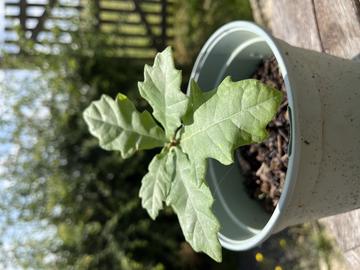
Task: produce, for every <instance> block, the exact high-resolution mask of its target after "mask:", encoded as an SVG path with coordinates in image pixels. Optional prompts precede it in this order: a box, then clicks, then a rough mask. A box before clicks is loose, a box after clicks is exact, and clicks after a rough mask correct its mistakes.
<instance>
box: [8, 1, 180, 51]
mask: <svg viewBox="0 0 360 270" xmlns="http://www.w3.org/2000/svg"><path fill="white" fill-rule="evenodd" d="M89 1H91V2H89ZM89 3H91V4H93V5H94V6H95V7H96V9H95V10H96V13H95V16H94V21H95V22H96V27H98V28H99V29H100V31H101V33H106V34H108V35H109V36H111V40H112V42H111V44H110V45H109V46H111V47H112V49H113V51H115V52H116V55H117V56H118V57H126V58H149V57H152V56H153V55H154V53H155V52H156V51H160V50H162V49H163V48H165V47H166V45H167V44H168V42H169V40H170V39H171V30H172V29H171V26H172V19H173V11H172V9H173V4H174V3H173V2H172V1H169V0H87V1H85V0H76V1H70V0H5V20H6V27H5V33H6V35H5V41H4V42H5V50H6V51H8V52H10V53H13V54H18V53H20V51H21V48H20V44H19V39H18V37H17V31H16V29H17V27H20V28H21V29H22V30H23V32H24V33H25V38H26V39H29V40H32V41H34V42H35V43H36V45H37V48H39V50H40V51H41V50H42V49H44V47H45V48H46V46H49V44H52V42H54V44H55V43H59V42H60V43H70V42H71V35H70V34H71V32H74V31H77V29H78V28H77V26H76V24H74V23H73V22H74V19H75V18H78V19H79V20H78V21H80V22H81V20H82V19H83V18H84V16H86V15H85V14H84V11H85V10H86V5H89ZM54 27H56V28H57V29H58V30H60V32H61V37H62V38H61V39H60V41H59V40H56V41H54V40H53V36H52V34H53V33H52V29H54Z"/></svg>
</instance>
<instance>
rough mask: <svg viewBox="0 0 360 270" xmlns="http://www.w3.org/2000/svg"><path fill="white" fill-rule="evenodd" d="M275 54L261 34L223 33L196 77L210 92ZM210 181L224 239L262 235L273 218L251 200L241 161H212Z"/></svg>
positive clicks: (203, 58)
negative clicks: (225, 79)
mask: <svg viewBox="0 0 360 270" xmlns="http://www.w3.org/2000/svg"><path fill="white" fill-rule="evenodd" d="M272 55H273V53H272V50H271V49H270V47H269V46H268V45H267V43H266V42H265V41H264V40H263V39H262V38H260V37H259V36H258V35H256V34H254V33H252V32H248V31H244V30H241V29H240V30H239V29H234V30H228V31H224V32H223V33H221V34H220V35H218V36H217V37H216V38H215V39H214V40H213V42H212V43H211V44H210V45H209V46H208V47H207V49H206V50H203V51H202V53H201V55H199V58H198V62H197V63H198V65H197V66H196V67H195V68H196V70H194V71H193V78H194V79H195V80H196V81H197V82H198V83H199V85H200V87H201V88H202V89H203V90H205V91H209V90H212V89H214V88H215V87H217V86H218V85H219V84H220V82H221V81H222V80H223V79H224V78H225V77H226V76H229V75H230V76H231V77H232V79H233V80H235V81H236V80H242V79H248V78H250V77H251V76H252V74H253V73H254V72H255V70H256V69H257V67H258V65H259V63H260V62H261V60H262V59H266V58H269V57H271V56H272ZM207 181H208V184H209V186H210V189H211V191H212V193H213V195H214V197H215V203H214V206H213V210H214V212H215V215H216V216H217V217H218V219H219V221H220V223H221V236H220V237H222V238H225V239H227V240H230V241H243V240H247V239H249V238H251V237H253V236H254V235H256V234H257V233H258V232H260V231H261V230H262V229H263V228H264V227H265V225H266V224H267V222H268V221H269V219H270V217H271V215H270V214H268V213H267V212H265V210H264V209H263V207H262V206H261V205H260V204H259V203H258V202H257V201H256V200H253V199H251V198H250V196H249V194H248V191H247V190H246V188H245V186H244V184H243V181H244V176H243V175H242V174H241V172H240V168H239V165H238V162H236V161H235V163H234V164H232V165H230V166H224V165H222V164H220V163H219V162H217V161H215V160H209V169H208V173H207Z"/></svg>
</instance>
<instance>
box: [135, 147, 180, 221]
mask: <svg viewBox="0 0 360 270" xmlns="http://www.w3.org/2000/svg"><path fill="white" fill-rule="evenodd" d="M174 170H175V166H174V152H173V151H171V152H169V151H168V150H164V151H162V152H161V153H160V154H157V155H156V156H155V157H154V158H153V160H152V161H151V162H150V165H149V172H148V173H147V174H146V175H145V176H144V178H143V180H142V181H141V188H140V193H139V196H140V198H141V204H142V207H143V208H145V209H146V210H147V212H148V213H149V215H150V217H151V218H152V219H155V218H156V217H157V215H158V214H159V211H160V210H161V209H163V202H165V200H166V198H167V196H168V194H169V192H170V186H171V182H172V179H173V177H174Z"/></svg>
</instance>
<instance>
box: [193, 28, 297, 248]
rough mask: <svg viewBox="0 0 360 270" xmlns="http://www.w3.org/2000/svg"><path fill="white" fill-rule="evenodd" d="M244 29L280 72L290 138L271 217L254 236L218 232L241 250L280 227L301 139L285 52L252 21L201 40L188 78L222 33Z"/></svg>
mask: <svg viewBox="0 0 360 270" xmlns="http://www.w3.org/2000/svg"><path fill="white" fill-rule="evenodd" d="M239 30H243V31H246V32H251V33H254V34H256V35H257V38H260V39H261V40H263V41H265V42H266V44H267V45H268V46H269V48H270V49H271V51H272V53H273V55H274V56H275V58H276V60H277V62H278V65H279V68H280V72H281V74H282V76H283V78H284V83H285V88H286V92H287V97H288V108H289V116H290V130H291V131H290V134H291V135H290V141H289V153H290V155H289V163H288V169H287V172H286V178H285V184H284V188H283V191H282V194H281V196H280V200H279V203H278V204H277V206H276V208H275V210H274V212H273V213H272V215H271V217H270V219H269V220H268V221H267V223H266V225H265V226H264V227H263V228H262V229H261V230H259V231H258V232H257V233H256V234H255V235H254V236H252V237H250V238H248V239H245V240H234V239H230V238H228V237H226V236H224V235H223V234H222V233H219V240H220V243H221V245H222V246H223V247H224V248H227V249H230V250H235V251H240V250H247V249H250V248H253V247H255V246H257V245H259V244H261V243H262V242H263V241H265V240H266V239H267V238H268V237H269V236H270V235H271V234H273V233H275V232H277V231H279V229H282V228H278V225H279V223H280V220H281V217H282V213H283V212H284V209H285V208H286V207H288V205H289V202H290V199H291V196H292V193H293V191H294V186H295V182H296V180H297V174H298V168H299V157H300V143H299V142H300V141H299V138H300V136H299V128H298V123H299V121H297V119H298V115H297V106H296V103H295V102H294V99H296V92H295V91H294V90H295V89H294V86H293V85H292V84H291V82H290V80H289V75H292V74H289V69H287V61H286V58H285V57H284V53H285V52H283V51H282V50H281V47H280V46H278V45H277V41H276V39H275V38H273V37H272V36H271V35H270V34H269V33H267V32H266V31H265V30H264V29H262V28H261V27H259V26H258V25H256V24H255V23H252V22H248V21H233V22H230V23H227V24H225V25H224V26H222V27H220V28H219V29H218V30H217V31H216V32H215V33H214V34H213V35H212V36H211V37H210V38H209V39H208V40H207V42H206V43H205V44H204V46H203V47H202V49H201V51H200V53H199V55H198V57H197V59H196V61H195V64H194V67H193V69H192V72H191V76H190V80H191V79H195V80H197V77H198V74H199V72H200V70H201V68H202V66H203V64H204V62H205V59H206V58H207V56H208V54H209V52H210V51H211V50H212V48H213V47H214V46H215V44H217V43H218V42H219V41H220V40H221V39H222V38H223V37H224V36H226V35H228V34H230V33H231V32H235V31H239Z"/></svg>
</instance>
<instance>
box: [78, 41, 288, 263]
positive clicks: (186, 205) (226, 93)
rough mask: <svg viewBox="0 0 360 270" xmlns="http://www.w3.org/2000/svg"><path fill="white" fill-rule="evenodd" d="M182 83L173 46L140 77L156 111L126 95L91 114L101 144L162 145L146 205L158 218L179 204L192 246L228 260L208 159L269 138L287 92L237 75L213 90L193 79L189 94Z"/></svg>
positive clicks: (229, 157)
mask: <svg viewBox="0 0 360 270" xmlns="http://www.w3.org/2000/svg"><path fill="white" fill-rule="evenodd" d="M180 85H181V72H180V71H179V70H177V69H175V66H174V61H173V58H172V52H171V48H170V47H168V48H167V49H165V50H164V51H163V52H161V53H158V54H157V55H156V57H155V61H154V64H153V66H148V65H145V68H144V81H143V82H139V83H138V88H139V91H140V95H141V96H142V97H143V98H144V99H145V100H146V101H147V102H148V103H149V104H150V105H151V107H152V109H153V112H152V115H151V114H150V113H149V112H148V111H143V112H138V111H137V110H136V108H135V106H134V105H133V103H132V102H131V101H130V100H129V99H128V98H127V97H126V96H125V95H123V94H119V95H118V96H117V97H116V99H115V100H114V99H112V98H110V97H108V96H106V95H103V96H102V97H101V99H100V100H98V101H94V102H92V104H91V105H90V106H89V107H88V108H87V109H86V110H85V111H84V119H85V121H86V123H87V125H88V127H89V130H90V133H91V134H92V135H94V136H95V137H96V138H98V139H99V143H100V146H101V147H102V148H104V149H106V150H116V151H120V153H121V156H122V157H123V158H129V157H130V156H131V155H132V154H134V153H135V152H136V151H138V150H146V149H151V148H155V147H162V150H161V152H160V153H159V154H157V155H156V156H155V157H154V158H153V160H152V161H151V162H150V165H149V172H148V173H147V174H146V175H145V176H144V178H143V179H142V186H141V188H140V193H139V195H140V197H141V200H142V206H143V207H144V208H145V209H146V210H147V212H148V213H149V215H150V217H151V218H152V219H155V218H156V217H157V215H158V213H159V211H160V210H161V209H163V207H164V204H166V205H168V206H170V207H172V209H173V210H174V212H175V213H176V214H177V216H178V219H179V222H180V226H181V228H182V231H183V233H184V236H185V239H186V241H187V242H188V243H189V244H190V245H191V246H192V248H193V249H194V250H195V251H198V252H205V253H206V254H208V255H209V256H210V257H211V258H213V259H214V260H216V261H218V262H220V261H221V259H222V252H221V246H220V243H219V240H218V232H219V230H220V224H219V222H218V220H217V218H216V217H215V215H214V214H213V212H212V209H211V207H212V204H213V196H212V194H211V191H210V189H209V188H208V186H207V184H206V180H205V173H206V165H207V162H206V159H207V158H213V159H216V160H218V161H219V162H221V163H222V164H225V165H229V164H231V163H233V162H234V150H235V149H236V148H238V147H240V146H243V145H246V144H252V143H259V142H261V141H263V140H264V139H266V138H267V131H266V126H267V124H268V123H269V122H270V121H271V119H272V118H273V117H274V116H275V114H276V112H277V110H278V108H279V105H280V102H281V100H282V93H281V92H280V91H278V90H276V89H273V88H271V87H269V86H266V85H264V84H262V83H261V82H259V81H257V80H254V79H248V80H242V81H238V82H233V81H232V80H231V78H230V77H226V78H225V79H224V80H223V81H222V82H221V83H220V85H219V86H218V87H217V88H216V89H214V90H212V91H208V92H203V91H202V90H201V89H200V87H199V86H198V85H197V83H196V82H195V81H191V86H190V91H189V95H185V94H184V93H183V92H181V90H180ZM154 118H155V119H156V120H157V121H155V119H154ZM158 123H159V124H160V125H159V124H158Z"/></svg>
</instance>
